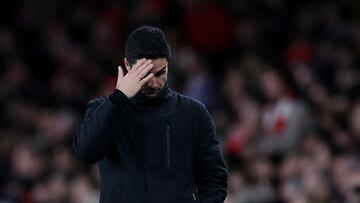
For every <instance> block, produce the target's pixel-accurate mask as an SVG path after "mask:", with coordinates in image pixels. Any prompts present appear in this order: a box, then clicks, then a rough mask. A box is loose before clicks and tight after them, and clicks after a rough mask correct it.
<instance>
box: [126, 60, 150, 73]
mask: <svg viewBox="0 0 360 203" xmlns="http://www.w3.org/2000/svg"><path fill="white" fill-rule="evenodd" d="M145 62H146V59H145V58H142V59H140V60H137V61H136V63H135V64H134V65H133V66H132V67H131V69H130V71H129V72H136V71H137V69H139V67H140V66H141V65H143V64H144V63H145Z"/></svg>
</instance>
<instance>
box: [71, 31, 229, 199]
mask: <svg viewBox="0 0 360 203" xmlns="http://www.w3.org/2000/svg"><path fill="white" fill-rule="evenodd" d="M125 46H126V47H125V49H126V50H125V59H124V63H125V67H126V70H127V73H126V74H124V72H123V70H122V68H121V67H119V74H118V80H117V84H116V89H115V90H114V92H113V93H112V94H111V95H110V96H108V97H100V98H97V99H95V100H93V101H91V102H90V103H89V107H88V109H87V111H86V115H85V118H84V120H83V122H82V124H81V126H80V128H79V131H78V133H77V134H76V136H75V138H74V143H73V147H74V152H75V154H76V155H77V157H78V158H80V159H81V160H84V161H86V162H88V163H96V162H99V167H100V177H101V195H100V202H101V203H110V202H116V203H120V202H125V203H132V202H134V203H162V202H164V203H170V202H171V203H177V202H178V203H187V202H204V203H220V202H223V201H224V199H225V197H226V186H227V170H226V168H225V164H224V160H223V157H222V154H221V151H220V148H219V142H218V141H217V139H216V135H215V127H214V124H213V121H212V120H211V118H210V115H209V113H208V111H207V110H206V108H205V107H204V105H203V104H201V103H200V102H198V101H195V100H193V99H191V98H188V97H186V96H183V95H181V94H179V93H177V92H175V91H173V90H171V89H170V88H169V87H168V85H167V73H168V61H169V58H170V47H169V44H168V42H167V40H166V38H165V35H164V33H163V32H162V31H161V30H160V29H158V28H155V27H150V26H143V27H140V28H138V29H136V30H135V31H133V32H132V33H131V34H130V36H129V37H128V38H127V41H126V45H125Z"/></svg>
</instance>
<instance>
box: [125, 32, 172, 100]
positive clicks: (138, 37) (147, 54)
mask: <svg viewBox="0 0 360 203" xmlns="http://www.w3.org/2000/svg"><path fill="white" fill-rule="evenodd" d="M170 55H171V54H170V46H169V43H168V42H167V40H166V37H165V34H164V33H163V32H162V31H161V30H160V29H159V28H156V27H151V26H142V27H139V28H138V29H136V30H134V31H133V32H132V33H131V34H130V35H129V37H128V38H127V40H126V43H125V59H124V63H125V66H126V69H127V70H130V69H131V67H132V66H133V65H134V64H135V63H136V62H137V61H138V60H140V59H142V58H146V59H152V64H153V66H154V67H153V68H152V70H151V71H150V73H153V74H154V77H152V78H151V79H150V80H149V82H147V83H146V84H145V85H144V86H143V87H142V89H141V91H142V92H143V93H144V94H145V95H147V96H155V95H156V94H157V93H159V91H160V90H161V89H162V88H163V87H164V85H165V82H166V80H167V72H168V60H169V58H170Z"/></svg>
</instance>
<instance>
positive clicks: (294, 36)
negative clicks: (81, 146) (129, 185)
mask: <svg viewBox="0 0 360 203" xmlns="http://www.w3.org/2000/svg"><path fill="white" fill-rule="evenodd" d="M359 10H360V1H357V0H342V1H335V0H330V1H306V0H294V1H286V0H257V1H251V0H242V1H239V0H226V1H221V0H173V1H171V0H131V1H130V0H122V1H115V0H79V1H70V0H52V1H48V0H36V1H32V0H2V1H1V3H0V67H1V68H0V82H1V85H0V102H1V105H0V121H1V122H0V202H1V203H17V202H18V203H96V202H98V199H99V175H98V168H97V166H96V165H93V166H90V165H86V164H84V163H82V162H80V161H78V160H76V159H75V158H74V155H73V153H72V150H71V142H72V137H73V133H74V132H75V131H76V129H77V127H78V126H79V123H80V122H81V119H82V117H83V115H84V111H85V108H86V104H87V102H88V101H90V100H91V99H93V98H95V97H97V96H100V95H109V94H110V93H111V92H112V91H113V89H114V87H115V83H116V78H117V66H118V65H123V57H124V41H125V39H126V37H127V35H128V34H129V32H130V31H131V30H133V29H134V28H136V27H138V26H140V25H144V24H147V25H154V26H159V27H160V28H162V29H163V30H164V32H165V33H166V34H167V37H168V39H169V41H170V43H171V49H172V58H171V61H170V66H169V83H170V86H171V87H172V88H173V89H175V90H177V91H179V92H181V93H183V94H186V95H189V96H191V97H194V98H196V99H198V100H200V101H202V102H203V103H205V104H206V106H207V107H208V109H209V110H210V112H211V114H212V116H213V119H214V121H215V123H216V126H217V135H218V137H219V139H220V141H221V144H222V149H223V152H224V155H225V159H226V162H227V165H228V168H229V171H230V174H229V186H228V197H227V199H226V201H225V202H226V203H359V202H360V157H359V155H360V153H359V151H360V150H359V147H360V99H359V92H360V88H359V87H360V78H359V77H360V74H359V71H360V14H359V12H358V11H359Z"/></svg>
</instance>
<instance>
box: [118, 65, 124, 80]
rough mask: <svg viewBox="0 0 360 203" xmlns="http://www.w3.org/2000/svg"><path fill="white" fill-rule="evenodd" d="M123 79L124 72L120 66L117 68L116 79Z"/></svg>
mask: <svg viewBox="0 0 360 203" xmlns="http://www.w3.org/2000/svg"><path fill="white" fill-rule="evenodd" d="M123 77H124V71H123V69H122V67H121V66H118V78H123Z"/></svg>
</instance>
